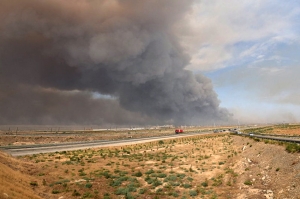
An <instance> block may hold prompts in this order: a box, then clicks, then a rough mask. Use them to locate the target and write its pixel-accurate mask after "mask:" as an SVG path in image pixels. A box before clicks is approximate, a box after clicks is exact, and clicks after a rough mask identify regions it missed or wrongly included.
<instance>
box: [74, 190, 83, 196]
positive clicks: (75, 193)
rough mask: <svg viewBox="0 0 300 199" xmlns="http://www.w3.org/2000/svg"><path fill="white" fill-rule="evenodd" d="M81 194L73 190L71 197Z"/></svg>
mask: <svg viewBox="0 0 300 199" xmlns="http://www.w3.org/2000/svg"><path fill="white" fill-rule="evenodd" d="M80 195H81V194H80V193H79V192H78V191H77V190H76V189H75V190H74V191H73V193H72V196H80Z"/></svg>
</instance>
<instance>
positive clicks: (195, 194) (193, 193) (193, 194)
mask: <svg viewBox="0 0 300 199" xmlns="http://www.w3.org/2000/svg"><path fill="white" fill-rule="evenodd" d="M197 195H198V193H197V191H196V190H190V196H197Z"/></svg>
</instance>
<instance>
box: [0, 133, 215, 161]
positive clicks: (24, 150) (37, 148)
mask: <svg viewBox="0 0 300 199" xmlns="http://www.w3.org/2000/svg"><path fill="white" fill-rule="evenodd" d="M211 133H212V132H211V131H206V132H192V133H182V134H174V135H167V136H158V137H147V138H129V139H123V140H112V141H108V140H97V141H87V142H68V143H57V144H43V145H21V146H2V147H0V150H2V151H4V152H6V153H8V154H11V155H12V156H24V155H33V154H39V153H50V152H57V151H72V150H79V149H88V148H97V147H104V146H105V147H107V146H122V145H129V144H137V143H145V142H152V141H159V140H166V139H172V138H180V137H189V136H194V135H201V134H211Z"/></svg>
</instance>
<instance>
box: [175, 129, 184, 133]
mask: <svg viewBox="0 0 300 199" xmlns="http://www.w3.org/2000/svg"><path fill="white" fill-rule="evenodd" d="M175 133H176V134H179V133H183V129H175Z"/></svg>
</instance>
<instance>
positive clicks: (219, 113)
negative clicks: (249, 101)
mask: <svg viewBox="0 0 300 199" xmlns="http://www.w3.org/2000/svg"><path fill="white" fill-rule="evenodd" d="M192 5H193V1H179V0H175V1H174V0H164V1H160V0H153V1H134V0H124V1H121V0H119V1H118V0H77V1H72V2H70V1H59V0H44V1H40V0H26V1H19V0H4V1H2V2H1V3H0V71H1V73H0V112H1V114H0V124H164V123H174V124H212V123H213V122H219V123H227V122H230V121H232V116H231V114H230V113H229V112H228V111H227V110H226V109H224V108H221V107H219V104H220V101H219V100H218V97H217V94H216V93H215V91H214V90H213V86H212V82H211V80H210V79H209V78H207V77H205V76H204V75H201V74H194V73H193V72H192V71H189V70H187V69H186V66H187V65H189V63H190V56H189V55H188V54H187V52H188V51H187V50H186V49H185V48H184V47H183V46H184V45H182V43H181V41H180V37H179V34H180V33H178V30H179V29H180V28H179V27H181V26H182V23H183V20H184V19H185V18H186V15H187V14H188V13H189V12H190V10H191V8H192ZM184 27H185V26H182V28H184ZM103 95H105V96H108V97H106V98H102V97H101V96H103ZM99 96H100V97H99Z"/></svg>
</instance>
